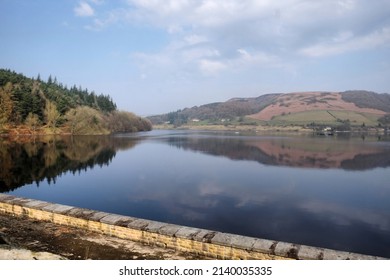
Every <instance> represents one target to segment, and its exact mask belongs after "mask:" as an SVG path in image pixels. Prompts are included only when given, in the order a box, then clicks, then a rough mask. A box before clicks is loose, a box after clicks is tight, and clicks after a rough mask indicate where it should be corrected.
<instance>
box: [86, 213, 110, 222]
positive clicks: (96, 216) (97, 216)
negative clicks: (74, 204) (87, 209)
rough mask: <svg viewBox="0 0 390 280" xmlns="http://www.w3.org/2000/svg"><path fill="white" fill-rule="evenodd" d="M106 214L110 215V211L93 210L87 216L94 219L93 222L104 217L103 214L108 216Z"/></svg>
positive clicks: (91, 219)
mask: <svg viewBox="0 0 390 280" xmlns="http://www.w3.org/2000/svg"><path fill="white" fill-rule="evenodd" d="M108 215H110V213H106V212H95V213H93V214H92V215H91V216H90V217H89V218H88V220H90V221H94V222H99V221H100V220H101V219H102V218H104V217H105V216H108Z"/></svg>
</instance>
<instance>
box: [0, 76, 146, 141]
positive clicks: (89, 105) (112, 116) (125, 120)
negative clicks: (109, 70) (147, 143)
mask: <svg viewBox="0 0 390 280" xmlns="http://www.w3.org/2000/svg"><path fill="white" fill-rule="evenodd" d="M114 120H116V121H119V122H120V124H119V125H118V124H117V123H114ZM10 127H18V128H25V129H27V130H28V131H29V132H31V133H38V132H39V133H48V132H49V131H50V132H51V133H58V132H60V133H63V132H68V133H72V134H108V133H116V132H134V131H143V130H150V129H151V124H150V122H149V121H148V120H145V119H143V118H140V117H138V116H136V115H134V114H132V113H129V112H119V111H117V106H116V104H115V103H114V102H113V100H112V98H111V97H110V96H109V95H104V94H99V95H97V94H96V93H95V92H94V91H89V90H88V89H83V88H81V86H79V87H77V86H76V85H74V86H72V87H70V88H68V87H67V86H66V85H63V84H62V83H59V82H58V81H57V78H56V77H54V78H53V77H52V76H51V75H50V76H49V77H48V79H47V81H43V80H42V79H41V77H40V75H39V74H38V76H37V77H36V78H28V77H25V76H24V75H22V74H18V73H16V72H15V71H11V70H8V69H0V130H2V131H3V133H4V131H7V129H9V128H10Z"/></svg>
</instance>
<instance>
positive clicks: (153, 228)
mask: <svg viewBox="0 0 390 280" xmlns="http://www.w3.org/2000/svg"><path fill="white" fill-rule="evenodd" d="M166 225H167V224H166V223H162V222H155V221H150V222H149V223H148V225H147V226H146V228H145V230H147V231H148V232H153V233H159V230H160V228H162V227H163V226H166Z"/></svg>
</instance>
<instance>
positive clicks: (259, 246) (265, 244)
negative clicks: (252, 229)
mask: <svg viewBox="0 0 390 280" xmlns="http://www.w3.org/2000/svg"><path fill="white" fill-rule="evenodd" d="M276 243H277V242H276V241H273V240H268V239H255V242H254V243H253V246H252V250H253V251H255V252H260V253H265V254H271V253H273V250H274V246H276Z"/></svg>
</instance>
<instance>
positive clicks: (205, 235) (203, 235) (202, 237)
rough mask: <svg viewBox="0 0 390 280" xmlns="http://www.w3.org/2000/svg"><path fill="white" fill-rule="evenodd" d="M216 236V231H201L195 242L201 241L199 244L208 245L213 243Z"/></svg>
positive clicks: (195, 237)
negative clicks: (212, 240) (204, 243)
mask: <svg viewBox="0 0 390 280" xmlns="http://www.w3.org/2000/svg"><path fill="white" fill-rule="evenodd" d="M215 234H216V232H215V231H210V230H206V229H201V230H200V231H199V232H198V233H197V234H196V235H195V236H194V240H195V241H199V242H206V243H211V239H212V238H213V237H214V235H215Z"/></svg>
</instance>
